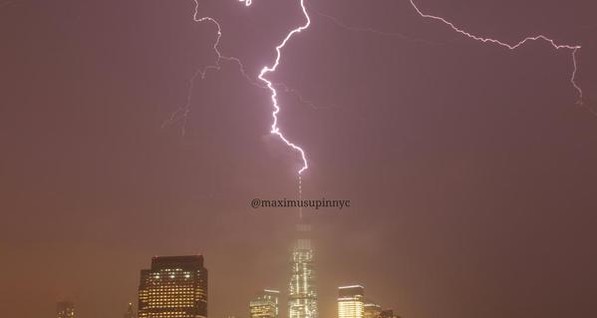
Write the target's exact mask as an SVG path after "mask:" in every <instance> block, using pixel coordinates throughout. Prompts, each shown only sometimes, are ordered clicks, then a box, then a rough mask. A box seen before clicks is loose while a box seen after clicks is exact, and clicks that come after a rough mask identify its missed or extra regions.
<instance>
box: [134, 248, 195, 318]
mask: <svg viewBox="0 0 597 318" xmlns="http://www.w3.org/2000/svg"><path fill="white" fill-rule="evenodd" d="M138 317H139V318H206V317H207V269H206V268H205V267H204V266H203V256H201V255H192V256H165V257H154V258H152V260H151V268H150V269H144V270H142V271H141V280H140V283H139V305H138Z"/></svg>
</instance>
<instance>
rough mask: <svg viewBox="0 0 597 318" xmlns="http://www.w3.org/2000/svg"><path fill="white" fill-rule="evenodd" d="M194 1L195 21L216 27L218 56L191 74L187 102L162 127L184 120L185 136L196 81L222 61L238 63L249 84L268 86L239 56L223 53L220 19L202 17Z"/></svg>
mask: <svg viewBox="0 0 597 318" xmlns="http://www.w3.org/2000/svg"><path fill="white" fill-rule="evenodd" d="M238 1H239V2H244V3H245V6H250V5H251V3H252V2H251V0H238ZM193 2H194V3H195V9H194V13H193V21H195V22H197V23H211V24H213V25H214V26H215V27H216V39H215V41H214V42H213V45H212V49H213V52H214V53H216V56H217V57H216V61H215V63H214V64H213V65H208V66H205V67H203V68H198V69H197V70H196V71H195V73H194V74H193V76H191V78H190V79H189V84H188V89H187V98H186V103H185V104H184V105H183V106H182V107H180V108H179V109H177V110H176V111H174V112H173V113H172V114H171V115H170V117H169V118H168V119H167V120H166V121H165V122H164V123H163V124H162V128H164V127H166V126H168V125H171V124H173V123H174V122H176V121H178V120H183V124H182V135H183V136H184V135H185V134H186V122H187V118H188V115H189V113H190V111H191V100H192V95H193V88H194V87H195V82H196V80H197V78H201V79H205V77H206V76H207V73H208V71H210V70H215V71H219V70H220V69H221V67H222V66H221V62H222V61H226V62H232V63H234V64H236V65H237V66H238V69H239V71H240V73H241V75H242V76H243V77H244V78H245V79H246V80H247V82H249V84H251V85H253V86H256V87H259V88H266V86H265V85H263V84H261V83H259V82H257V81H256V80H254V79H253V78H251V76H249V74H247V72H246V71H245V66H244V64H243V63H242V61H241V60H240V59H239V58H237V57H234V56H226V55H224V54H222V52H221V51H220V40H221V39H222V26H221V25H220V23H219V22H218V20H216V19H214V18H212V17H209V16H206V17H201V16H200V15H199V0H193Z"/></svg>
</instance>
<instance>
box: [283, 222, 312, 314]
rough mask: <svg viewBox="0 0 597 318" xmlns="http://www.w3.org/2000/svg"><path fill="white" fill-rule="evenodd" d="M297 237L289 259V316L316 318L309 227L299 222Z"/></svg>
mask: <svg viewBox="0 0 597 318" xmlns="http://www.w3.org/2000/svg"><path fill="white" fill-rule="evenodd" d="M297 230H298V231H297V233H298V238H297V240H296V242H295V244H294V247H293V249H292V258H291V261H290V268H291V273H290V285H289V299H288V317H289V318H317V317H318V316H319V312H318V309H317V292H316V291H315V271H314V264H313V248H312V246H311V238H310V232H311V227H310V226H309V225H306V224H300V225H299V226H298V227H297Z"/></svg>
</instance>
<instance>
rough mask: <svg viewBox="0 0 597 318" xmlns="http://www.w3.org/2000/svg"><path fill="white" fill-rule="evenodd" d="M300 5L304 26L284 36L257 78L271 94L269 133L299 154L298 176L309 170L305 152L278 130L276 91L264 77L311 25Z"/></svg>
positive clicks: (302, 0)
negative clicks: (294, 37)
mask: <svg viewBox="0 0 597 318" xmlns="http://www.w3.org/2000/svg"><path fill="white" fill-rule="evenodd" d="M239 1H243V0H239ZM250 3H251V1H250V0H247V1H246V2H245V4H246V5H250ZM300 5H301V10H302V12H303V15H304V16H305V19H306V22H305V24H304V25H302V26H299V27H297V28H295V29H293V30H291V31H290V32H289V33H288V34H287V35H286V37H285V38H284V39H283V40H282V42H280V44H278V45H277V46H276V59H275V61H274V63H273V64H272V65H270V66H264V67H263V68H262V69H261V72H260V73H259V76H258V78H259V79H260V80H261V81H263V82H264V83H265V85H266V86H267V88H268V89H269V90H270V92H271V101H272V106H273V108H274V111H273V112H272V117H273V123H272V129H271V131H270V133H271V134H273V135H276V136H278V137H279V138H280V139H281V140H282V141H283V142H284V143H285V144H286V145H287V146H288V147H290V148H292V149H294V150H295V151H296V152H298V153H299V154H300V156H301V158H302V160H303V166H302V167H301V168H300V169H299V170H298V174H299V176H300V175H301V174H302V173H303V172H304V171H305V170H307V169H308V168H309V164H308V162H307V157H306V155H305V151H304V150H303V149H302V148H301V147H300V146H298V145H296V144H294V143H292V142H291V141H289V140H288V138H286V137H285V136H284V134H283V133H282V131H281V130H280V127H278V113H280V104H279V102H278V91H277V90H276V88H275V85H274V83H273V82H272V81H270V80H269V79H267V77H266V75H267V74H269V73H273V72H275V71H276V69H277V68H278V66H279V65H280V60H281V59H282V49H283V48H284V46H286V43H288V41H290V39H291V38H292V37H293V36H294V35H295V34H298V33H301V32H302V31H303V30H306V29H308V28H309V26H310V25H311V18H310V17H309V13H307V8H306V7H305V1H304V0H300Z"/></svg>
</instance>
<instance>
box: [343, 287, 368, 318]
mask: <svg viewBox="0 0 597 318" xmlns="http://www.w3.org/2000/svg"><path fill="white" fill-rule="evenodd" d="M364 301H365V288H364V287H363V286H361V285H351V286H342V287H338V318H363V317H364V315H365V303H364Z"/></svg>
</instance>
